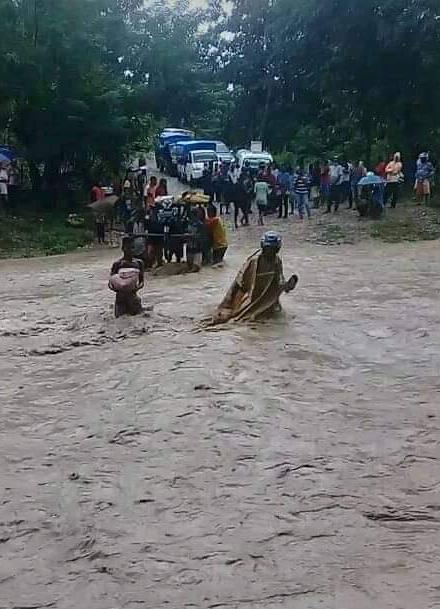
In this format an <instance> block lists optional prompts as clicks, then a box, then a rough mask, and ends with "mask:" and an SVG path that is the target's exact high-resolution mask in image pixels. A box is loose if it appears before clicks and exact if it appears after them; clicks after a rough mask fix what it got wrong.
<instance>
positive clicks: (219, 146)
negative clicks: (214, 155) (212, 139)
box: [217, 142, 230, 154]
mask: <svg viewBox="0 0 440 609" xmlns="http://www.w3.org/2000/svg"><path fill="white" fill-rule="evenodd" d="M217 152H221V153H223V154H224V153H226V152H227V153H228V154H229V153H230V150H229V148H228V147H227V146H226V144H223V142H219V143H218V144H217Z"/></svg>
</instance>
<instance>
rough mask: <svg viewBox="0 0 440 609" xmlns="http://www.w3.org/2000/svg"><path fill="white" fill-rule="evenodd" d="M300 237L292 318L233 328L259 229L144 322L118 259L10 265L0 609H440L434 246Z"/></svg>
mask: <svg viewBox="0 0 440 609" xmlns="http://www.w3.org/2000/svg"><path fill="white" fill-rule="evenodd" d="M301 230H303V229H302V228H301V227H299V228H298V227H296V226H295V227H294V225H293V224H291V223H289V225H287V226H284V227H283V231H284V233H285V251H284V263H285V268H286V272H290V271H291V272H294V271H295V272H298V273H299V274H300V276H301V284H300V287H299V288H298V291H297V292H295V293H294V294H293V295H292V296H287V297H285V298H284V305H285V312H284V315H283V316H281V317H280V318H278V319H276V320H274V321H271V322H269V323H266V324H264V325H258V326H256V325H253V326H249V327H235V328H232V329H229V330H222V331H219V332H203V331H202V332H200V331H197V329H196V328H195V324H194V320H197V319H199V318H200V317H201V316H203V315H204V314H205V313H206V312H207V311H209V310H210V308H211V307H212V306H213V305H214V304H216V303H217V302H218V301H219V300H220V298H221V296H222V294H223V292H224V290H225V288H226V287H227V285H228V284H229V282H230V280H231V278H232V277H233V275H234V273H235V271H236V270H237V268H238V267H239V265H240V263H241V261H242V259H243V258H244V256H245V255H246V254H248V253H250V252H251V251H253V249H254V248H255V242H256V241H257V240H258V236H259V232H260V231H259V229H257V228H256V227H252V228H251V229H250V230H249V231H245V230H241V231H239V232H238V233H234V234H233V235H232V241H233V246H232V248H231V252H230V255H229V257H228V259H227V263H226V265H225V267H224V268H223V269H209V270H205V271H203V273H202V274H200V275H199V276H185V277H175V278H150V279H149V281H148V282H147V288H146V290H145V294H144V301H145V304H146V305H148V307H150V308H151V310H149V311H148V312H147V313H146V315H145V316H143V317H142V318H138V319H120V320H114V319H113V318H112V315H111V308H112V295H111V294H110V292H108V291H107V289H106V280H107V273H108V269H109V266H110V263H111V261H112V260H113V258H115V257H116V255H117V253H116V252H112V251H102V252H89V253H86V254H75V255H72V256H67V257H61V258H51V259H44V260H38V259H35V260H31V261H27V260H23V261H14V262H10V261H9V262H1V263H0V271H1V275H2V279H3V281H2V284H1V287H0V296H1V298H0V311H1V315H0V356H1V359H0V375H1V379H2V382H1V385H0V399H1V405H2V417H1V421H0V465H1V467H0V483H1V486H2V488H3V492H2V497H1V499H0V551H1V556H2V558H3V560H2V561H1V564H0V607H2V608H3V607H4V608H7V609H12V608H14V607H57V608H59V609H71V608H72V609H73V608H74V607H75V608H76V607H87V609H112V608H116V607H117V608H118V609H119V608H121V607H124V608H125V607H126V608H129V609H131V608H132V607H133V608H134V607H145V608H148V609H150V608H151V609H157V608H158V607H165V606H166V607H170V608H173V609H174V608H175V609H181V608H182V607H194V608H197V609H214V608H219V609H223V608H231V609H236V608H240V609H255V608H256V607H261V608H262V609H281V608H283V609H314V608H318V607H331V608H335V609H352V608H353V607H357V608H358V609H371V607H381V609H388V608H389V609H401V608H403V609H410V608H411V609H413V608H414V607H417V608H418V609H428V608H434V607H437V606H438V605H439V603H440V589H439V585H438V573H437V572H438V567H437V565H438V561H439V558H440V547H439V546H440V544H439V543H438V541H437V540H438V539H439V536H440V478H439V474H438V459H439V457H440V449H439V414H438V403H439V381H438V370H439V365H440V356H439V352H438V344H439V340H440V331H439V321H440V319H439V318H440V309H439V306H438V293H439V288H440V279H439V274H438V245H437V244H436V243H429V244H417V245H393V246H385V245H378V244H377V243H374V244H370V243H366V244H365V245H361V246H359V245H358V246H355V247H353V246H348V245H344V246H341V247H332V248H329V247H319V246H317V245H311V244H307V243H298V241H299V239H297V238H296V237H297V236H298V231H301Z"/></svg>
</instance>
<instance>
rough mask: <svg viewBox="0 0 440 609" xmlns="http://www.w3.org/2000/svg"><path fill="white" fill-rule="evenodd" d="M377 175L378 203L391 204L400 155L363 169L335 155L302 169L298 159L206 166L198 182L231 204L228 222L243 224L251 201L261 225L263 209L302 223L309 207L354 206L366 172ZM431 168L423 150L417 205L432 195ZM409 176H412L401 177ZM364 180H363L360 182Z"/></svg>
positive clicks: (399, 180) (225, 206)
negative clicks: (289, 162)
mask: <svg viewBox="0 0 440 609" xmlns="http://www.w3.org/2000/svg"><path fill="white" fill-rule="evenodd" d="M373 175H374V176H376V177H377V178H379V180H377V181H376V182H372V183H375V184H377V185H378V186H379V185H380V186H381V188H379V187H378V188H377V192H378V193H380V196H378V197H377V200H378V202H379V204H380V205H381V206H382V207H383V208H385V207H386V206H387V205H388V204H389V205H390V206H391V208H395V207H396V206H397V204H398V202H399V199H400V193H401V187H402V185H403V184H404V182H405V174H404V168H403V163H402V159H401V155H400V153H399V152H396V153H395V154H393V155H392V156H391V158H390V159H389V160H388V161H385V160H380V161H379V162H378V163H377V165H376V167H375V168H374V170H369V169H368V168H367V167H366V165H365V163H364V162H363V161H358V162H351V161H348V160H341V159H339V158H337V157H335V158H333V159H331V160H329V161H325V162H323V161H316V162H314V163H311V164H310V165H309V166H308V167H307V168H306V167H305V166H304V164H303V163H300V164H299V165H298V166H297V167H296V168H295V170H293V169H292V167H288V166H286V167H282V168H279V167H278V166H277V165H276V164H275V163H274V164H271V165H268V166H265V165H261V166H260V167H259V169H258V170H257V171H253V170H252V169H251V168H250V167H249V166H246V165H245V167H244V169H243V170H242V171H241V172H240V173H239V172H238V169H237V167H236V166H235V165H234V164H232V165H226V164H220V166H219V167H218V169H217V170H216V171H214V172H213V171H211V170H209V169H206V170H205V172H204V177H203V181H202V187H203V190H204V192H205V194H207V195H209V196H210V197H211V198H212V200H213V201H216V202H217V203H218V204H219V205H220V213H222V212H223V210H225V211H226V213H229V209H230V206H231V205H233V206H234V210H235V211H234V223H235V226H237V225H238V218H239V214H240V211H241V214H242V219H241V223H242V224H243V225H247V224H248V223H249V213H250V211H251V209H252V201H253V200H255V202H256V207H257V210H258V212H259V213H258V222H259V224H263V223H264V216H265V215H267V214H268V213H274V212H277V213H278V217H279V218H287V217H288V215H289V213H290V214H291V215H294V214H295V213H297V214H298V216H299V219H300V220H301V221H302V220H304V218H305V217H306V216H307V217H308V218H310V217H311V215H312V209H313V208H318V207H321V206H322V207H323V208H324V210H325V212H324V213H330V212H332V211H334V212H337V211H338V209H339V208H340V207H341V206H342V205H344V204H347V207H348V209H353V208H355V207H356V208H358V205H357V204H358V202H359V200H360V198H361V196H362V188H361V186H362V184H363V182H361V180H363V179H364V178H366V177H367V176H369V177H371V176H373ZM434 176H435V168H434V165H433V163H432V161H431V160H430V156H429V153H421V154H420V155H419V157H418V159H417V164H416V168H415V171H414V189H415V194H416V197H417V200H418V203H420V204H421V203H427V202H428V201H429V198H430V197H431V194H432V189H433V182H434ZM407 177H408V178H410V179H411V178H412V176H407ZM366 183H367V184H368V180H367V181H366Z"/></svg>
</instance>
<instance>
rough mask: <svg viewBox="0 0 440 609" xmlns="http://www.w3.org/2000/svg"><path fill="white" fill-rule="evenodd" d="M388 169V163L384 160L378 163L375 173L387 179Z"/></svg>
mask: <svg viewBox="0 0 440 609" xmlns="http://www.w3.org/2000/svg"><path fill="white" fill-rule="evenodd" d="M386 168H387V162H386V161H384V160H383V159H382V160H380V161H379V162H378V164H377V165H376V169H375V170H374V171H375V173H376V175H378V176H380V177H381V178H386V177H387V174H386V171H385V170H386Z"/></svg>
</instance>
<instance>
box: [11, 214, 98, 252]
mask: <svg viewBox="0 0 440 609" xmlns="http://www.w3.org/2000/svg"><path fill="white" fill-rule="evenodd" d="M92 241H93V232H92V230H91V229H90V227H88V226H85V227H79V228H74V227H72V226H69V225H68V224H67V222H66V217H65V216H53V215H51V216H49V215H38V216H37V215H26V216H24V217H16V216H1V217H0V258H29V257H32V256H51V255H56V254H66V253H67V252H70V251H74V250H76V249H78V248H81V247H85V246H86V245H89V244H90V243H92Z"/></svg>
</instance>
